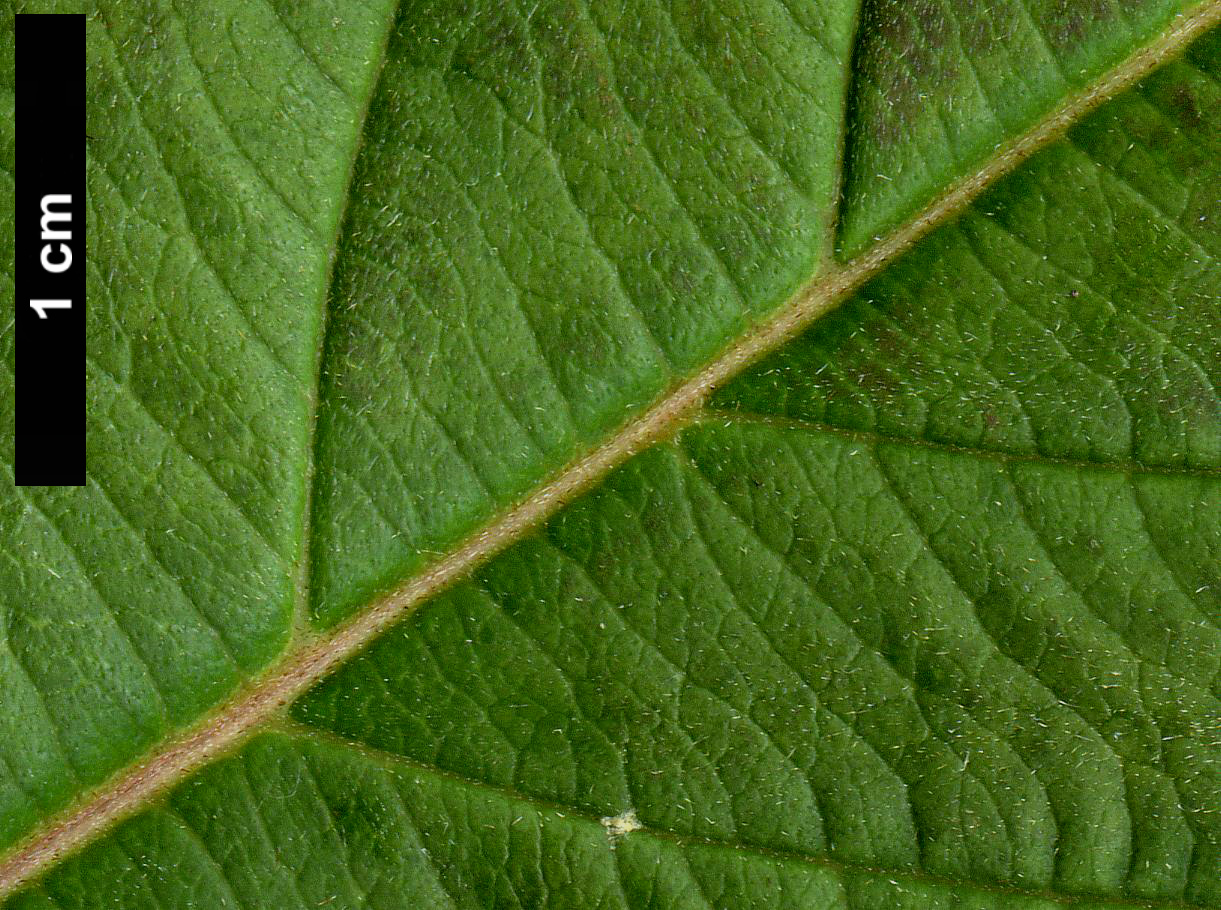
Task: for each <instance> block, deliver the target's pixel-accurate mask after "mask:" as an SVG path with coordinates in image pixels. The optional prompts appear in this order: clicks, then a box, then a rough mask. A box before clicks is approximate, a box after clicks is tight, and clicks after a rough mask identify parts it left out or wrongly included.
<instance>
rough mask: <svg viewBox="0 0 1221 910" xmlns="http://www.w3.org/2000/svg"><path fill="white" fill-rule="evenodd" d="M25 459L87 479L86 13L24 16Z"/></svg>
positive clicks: (20, 438)
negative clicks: (80, 14) (79, 14)
mask: <svg viewBox="0 0 1221 910" xmlns="http://www.w3.org/2000/svg"><path fill="white" fill-rule="evenodd" d="M16 19H17V22H16V26H17V33H16V39H17V40H16V45H17V46H16V51H17V66H16V108H17V124H16V134H17V141H16V158H17V173H16V177H17V192H16V208H15V220H16V237H15V238H14V239H15V246H16V262H15V263H14V278H15V284H16V288H17V294H16V307H17V312H16V324H15V326H14V331H15V333H16V335H15V344H16V423H17V425H16V427H15V433H16V438H15V444H16V462H15V473H16V478H17V484H18V485H20V486H28V485H38V486H80V485H82V484H84V482H85V137H84V124H85V100H84V89H85V17H84V16H78V15H30V14H24V13H23V14H20V15H18V16H17V17H16Z"/></svg>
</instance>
